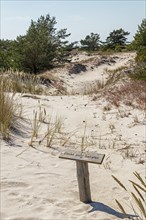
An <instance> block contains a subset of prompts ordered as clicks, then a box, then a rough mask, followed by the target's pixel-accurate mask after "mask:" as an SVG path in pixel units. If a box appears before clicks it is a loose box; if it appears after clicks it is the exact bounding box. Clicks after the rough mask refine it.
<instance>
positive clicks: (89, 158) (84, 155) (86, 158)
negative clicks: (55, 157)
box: [59, 150, 105, 164]
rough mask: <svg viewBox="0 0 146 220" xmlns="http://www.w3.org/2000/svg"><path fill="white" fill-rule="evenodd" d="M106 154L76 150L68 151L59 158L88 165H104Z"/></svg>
mask: <svg viewBox="0 0 146 220" xmlns="http://www.w3.org/2000/svg"><path fill="white" fill-rule="evenodd" d="M104 157H105V154H97V153H96V152H81V151H74V150H67V151H65V152H63V153H61V154H60V156H59V158H62V159H69V160H77V161H82V162H88V163H97V164H102V161H103V159H104Z"/></svg>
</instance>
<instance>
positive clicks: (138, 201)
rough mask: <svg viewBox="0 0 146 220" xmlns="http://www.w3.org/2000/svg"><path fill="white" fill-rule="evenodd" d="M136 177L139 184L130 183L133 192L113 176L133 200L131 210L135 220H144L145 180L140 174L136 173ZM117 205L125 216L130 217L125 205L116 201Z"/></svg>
mask: <svg viewBox="0 0 146 220" xmlns="http://www.w3.org/2000/svg"><path fill="white" fill-rule="evenodd" d="M134 176H135V177H136V179H137V181H138V182H135V181H132V180H129V182H130V183H131V184H132V188H131V189H132V191H131V189H130V191H129V190H128V189H127V188H126V187H125V186H124V185H123V183H122V182H121V181H120V180H119V179H117V178H116V177H115V176H113V175H112V177H113V178H114V180H115V181H116V182H117V183H118V184H119V186H120V187H121V188H122V189H124V190H125V191H126V193H128V194H129V196H130V197H131V198H132V203H131V204H130V206H131V209H132V210H133V212H134V214H135V217H136V218H135V217H133V219H137V220H144V219H146V210H145V207H146V198H145V194H146V184H145V180H144V179H143V178H142V177H141V176H140V174H139V173H137V172H134ZM116 203H117V205H118V206H119V208H120V210H121V211H122V212H123V214H125V216H127V217H128V216H129V215H128V214H127V212H126V211H125V208H124V207H123V205H122V204H121V203H120V202H119V201H118V200H116Z"/></svg>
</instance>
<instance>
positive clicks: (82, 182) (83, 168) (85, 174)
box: [76, 161, 91, 203]
mask: <svg viewBox="0 0 146 220" xmlns="http://www.w3.org/2000/svg"><path fill="white" fill-rule="evenodd" d="M76 166H77V179H78V186H79V196H80V201H81V202H85V203H89V202H91V192H90V181H89V171H88V163H87V162H80V161H76Z"/></svg>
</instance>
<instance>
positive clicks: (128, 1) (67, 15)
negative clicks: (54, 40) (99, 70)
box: [0, 0, 146, 42]
mask: <svg viewBox="0 0 146 220" xmlns="http://www.w3.org/2000/svg"><path fill="white" fill-rule="evenodd" d="M145 8H146V0H94V1H92V0H80V1H79V0H72V1H71V0H64V1H63V0H58V1H57V0H52V1H51V0H45V1H43V0H31V1H30V0H15V1H13V0H0V9H1V13H0V16H1V25H0V37H1V39H9V40H11V39H16V37H17V36H19V35H25V34H26V31H27V30H28V28H29V26H30V22H31V20H34V21H37V19H38V18H39V17H40V16H41V15H44V16H45V15H47V14H50V16H51V17H53V16H54V17H55V18H56V21H57V24H56V28H57V30H60V29H62V28H67V33H71V36H70V37H68V40H69V41H70V42H73V41H80V40H81V39H84V38H85V37H86V35H88V34H90V33H91V32H93V33H98V34H100V39H101V40H102V41H104V40H105V39H106V38H107V36H108V35H109V33H110V32H112V31H113V30H116V29H119V28H123V29H124V30H125V31H129V32H130V35H129V37H128V40H129V41H131V40H132V39H133V36H134V35H135V33H136V31H137V29H138V25H140V24H141V22H142V19H144V18H146V9H145Z"/></svg>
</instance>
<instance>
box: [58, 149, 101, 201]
mask: <svg viewBox="0 0 146 220" xmlns="http://www.w3.org/2000/svg"><path fill="white" fill-rule="evenodd" d="M104 157H105V155H104V154H97V153H96V152H81V151H73V150H67V151H65V152H63V153H61V154H60V156H59V158H62V159H68V160H75V161H76V167H77V179H78V186H79V196H80V201H82V202H85V203H89V202H91V192H90V181H89V171H88V163H96V164H102V162H103V159H104Z"/></svg>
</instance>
